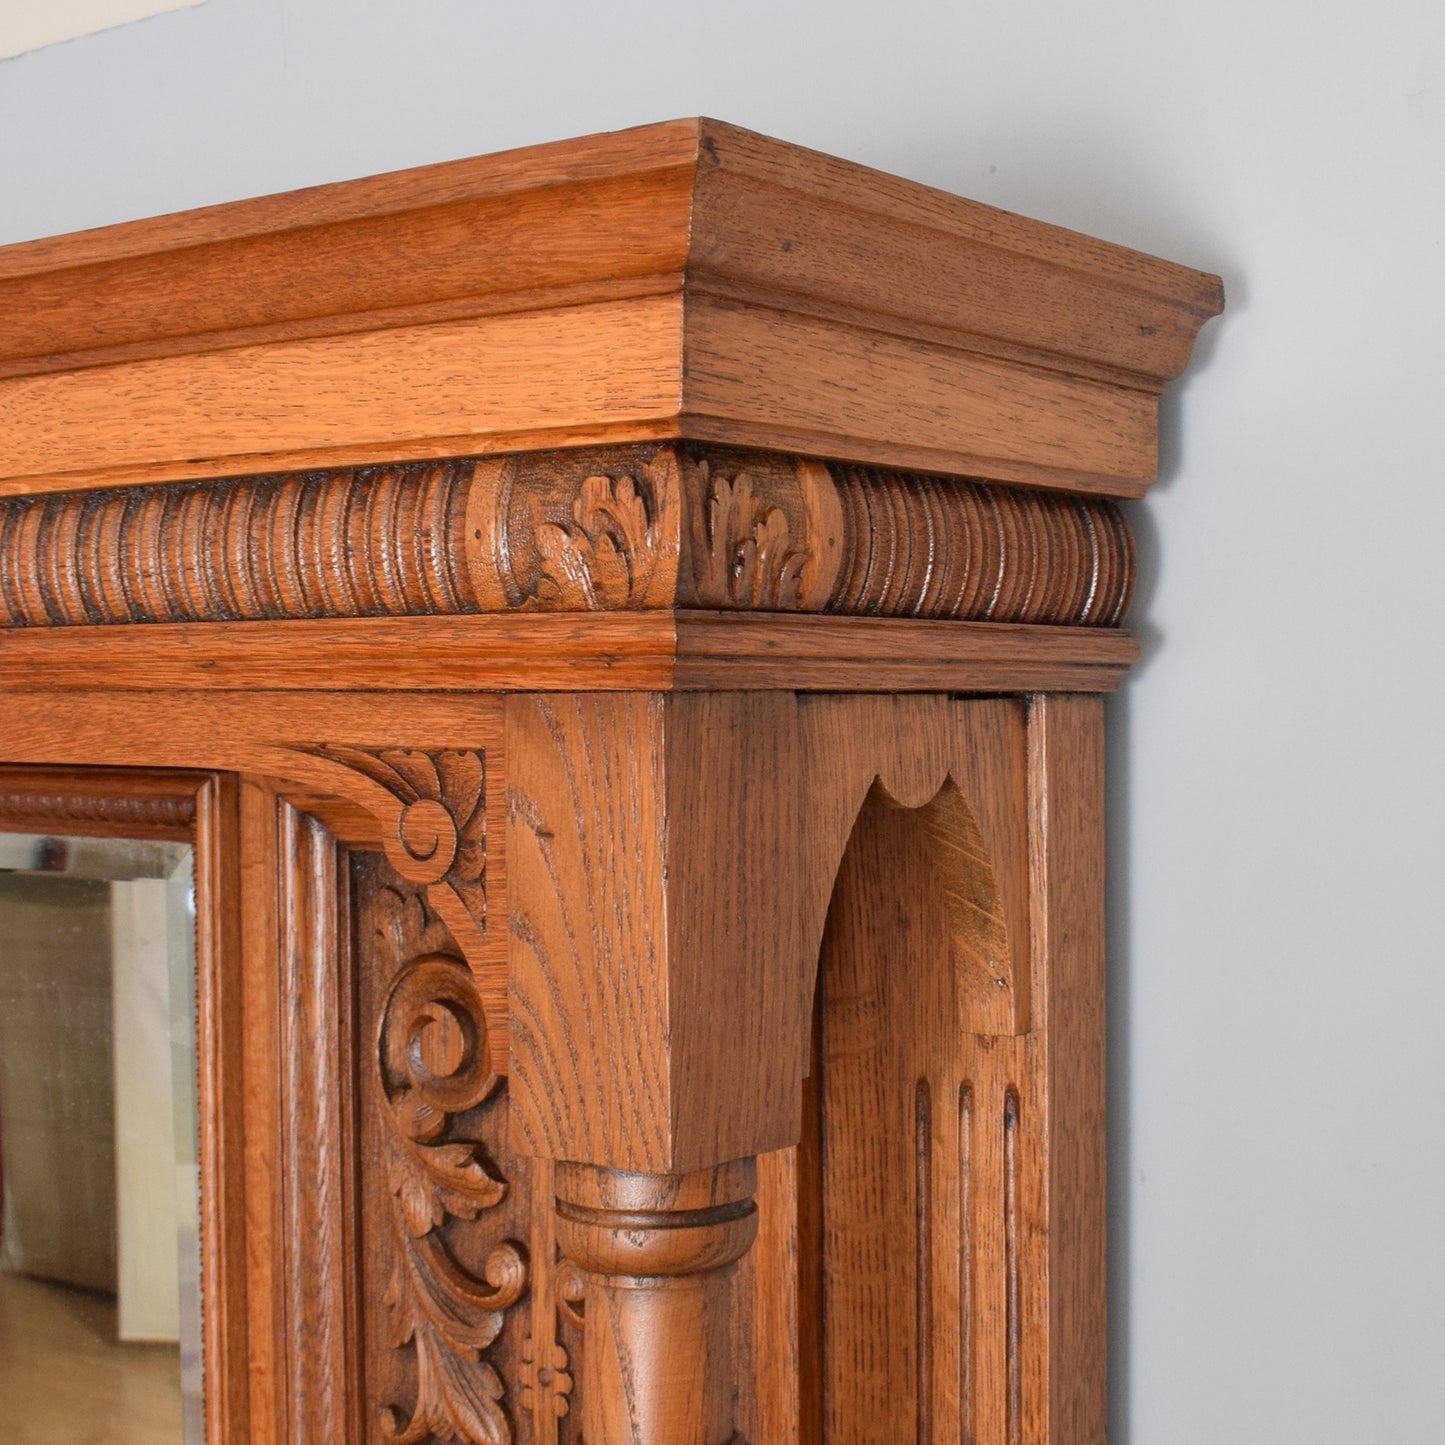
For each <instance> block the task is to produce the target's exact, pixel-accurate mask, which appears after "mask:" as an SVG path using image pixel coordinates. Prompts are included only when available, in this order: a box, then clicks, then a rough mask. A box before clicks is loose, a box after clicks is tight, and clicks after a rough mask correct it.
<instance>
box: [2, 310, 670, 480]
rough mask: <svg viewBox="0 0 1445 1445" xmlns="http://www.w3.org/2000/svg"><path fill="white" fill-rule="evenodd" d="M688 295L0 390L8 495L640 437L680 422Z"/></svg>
mask: <svg viewBox="0 0 1445 1445" xmlns="http://www.w3.org/2000/svg"><path fill="white" fill-rule="evenodd" d="M680 324H681V311H680V304H679V302H678V300H677V299H676V298H668V297H660V298H653V299H643V300H639V301H635V302H630V303H613V304H599V305H595V306H576V307H569V308H564V309H561V310H556V311H538V312H533V313H528V314H523V315H518V316H499V317H492V318H488V319H482V320H478V321H474V322H469V323H465V324H462V323H453V324H436V325H432V326H420V327H409V328H398V329H394V330H391V331H387V332H382V333H378V334H374V335H357V336H343V337H335V338H325V339H318V340H314V341H291V342H284V343H277V344H275V345H271V346H252V347H242V348H238V349H236V350H231V351H223V352H215V353H211V354H207V355H202V356H185V357H178V358H171V359H167V358H161V359H157V360H154V361H142V362H136V363H134V364H133V365H130V366H127V367H125V368H123V369H116V368H107V367H89V368H86V369H83V370H79V371H69V372H63V373H58V374H55V375H46V376H37V377H16V378H12V379H10V380H6V381H0V435H3V437H4V449H3V452H0V493H8V494H10V495H14V494H15V493H17V492H33V491H37V490H47V489H48V490H57V489H59V490H68V489H73V488H77V487H84V486H86V485H90V486H109V485H111V484H113V483H114V482H116V481H118V480H124V481H129V482H138V481H171V480H178V479H181V478H184V477H194V476H207V475H216V474H217V473H218V472H221V471H229V472H232V473H235V472H261V471H266V470H268V469H269V470H279V469H283V468H284V467H286V466H295V465H298V464H302V465H305V464H310V463H315V464H319V465H335V464H337V463H338V462H341V461H350V462H353V463H354V462H360V461H373V462H386V461H394V460H398V459H408V458H421V457H429V456H458V455H466V454H468V453H471V452H484V451H488V450H503V449H508V448H511V449H515V448H517V447H519V446H523V445H527V444H529V440H530V439H531V437H532V434H534V433H535V434H536V439H535V440H533V441H531V444H536V445H545V444H551V445H559V444H581V443H584V442H599V441H600V442H606V441H608V440H611V439H612V438H613V436H614V434H615V432H616V429H617V428H618V427H619V426H621V425H623V424H624V423H625V424H627V428H628V431H629V434H630V435H631V436H633V437H636V436H642V437H644V438H645V437H647V436H648V435H650V434H651V430H650V424H651V423H653V422H655V421H657V420H658V419H660V418H662V417H664V416H668V415H671V414H674V413H675V412H676V410H677V404H678V395H679V384H680V378H679V370H680V361H679V357H678V354H677V342H676V339H677V334H678V328H679V326H680Z"/></svg>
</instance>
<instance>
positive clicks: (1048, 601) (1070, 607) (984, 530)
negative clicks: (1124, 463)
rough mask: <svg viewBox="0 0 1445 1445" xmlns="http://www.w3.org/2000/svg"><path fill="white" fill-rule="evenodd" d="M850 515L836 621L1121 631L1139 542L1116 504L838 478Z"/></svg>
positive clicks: (980, 485) (865, 474) (854, 471)
mask: <svg viewBox="0 0 1445 1445" xmlns="http://www.w3.org/2000/svg"><path fill="white" fill-rule="evenodd" d="M829 472H830V473H831V475H832V477H833V480H834V483H835V485H836V487H837V493H838V497H839V500H840V502H841V504H842V508H843V516H844V545H843V564H842V567H841V569H840V571H839V576H838V580H837V583H836V584H835V587H834V590H833V593H832V595H831V596H830V598H829V599H828V605H827V611H829V612H836V613H841V614H844V615H847V616H857V615H863V614H875V615H880V616H885V617H932V618H948V619H952V620H955V621H969V622H1042V623H1053V624H1062V625H1073V626H1085V627H1088V626H1093V627H1112V626H1115V625H1117V624H1118V622H1119V621H1120V620H1121V618H1122V617H1123V615H1124V613H1125V612H1126V611H1127V609H1128V606H1129V601H1130V597H1131V594H1132V591H1133V577H1134V549H1133V539H1132V536H1131V534H1130V532H1129V529H1128V527H1127V525H1126V524H1125V522H1124V519H1123V517H1122V515H1121V514H1120V512H1119V509H1118V507H1117V506H1116V505H1115V504H1114V503H1112V502H1109V501H1103V500H1100V499H1098V498H1093V497H1079V496H1071V495H1065V494H1062V493H1052V492H1043V491H1038V490H1034V489H1029V488H1025V487H997V486H991V485H989V484H987V483H984V482H973V481H966V480H962V479H959V478H955V477H934V476H921V475H911V474H908V473H902V472H883V471H877V470H874V469H872V468H866V467H845V466H840V465H834V466H831V467H830V468H829Z"/></svg>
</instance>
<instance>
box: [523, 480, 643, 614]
mask: <svg viewBox="0 0 1445 1445" xmlns="http://www.w3.org/2000/svg"><path fill="white" fill-rule="evenodd" d="M572 510H573V518H574V520H573V522H572V523H571V524H564V523H556V522H544V523H543V524H542V525H541V526H540V527H538V528H537V551H538V553H539V554H540V556H541V562H542V580H541V581H540V582H539V584H538V587H537V601H538V602H539V603H541V604H542V605H544V606H552V607H562V608H568V609H572V610H577V611H588V612H592V611H597V610H599V609H603V608H613V607H635V606H636V605H637V602H636V600H635V599H636V598H638V597H640V596H641V595H643V594H644V593H645V592H646V589H647V582H648V580H649V578H650V576H651V573H652V569H653V567H654V566H655V565H656V556H655V547H654V542H655V539H654V538H653V537H652V535H651V528H650V524H649V519H648V515H647V504H646V502H645V501H644V500H643V498H642V496H641V494H640V493H639V492H638V490H637V484H636V482H634V481H633V479H632V478H631V477H619V478H617V480H616V481H614V480H613V479H612V478H610V477H604V476H595V477H588V478H586V480H585V481H584V482H583V483H582V490H581V491H580V492H579V493H578V496H577V500H576V502H574V503H573V509H572Z"/></svg>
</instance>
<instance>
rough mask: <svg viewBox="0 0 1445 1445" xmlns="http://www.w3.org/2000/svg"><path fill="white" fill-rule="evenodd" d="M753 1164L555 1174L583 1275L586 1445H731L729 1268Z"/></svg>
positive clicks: (751, 1228) (749, 1231) (570, 1251)
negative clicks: (592, 1444)
mask: <svg viewBox="0 0 1445 1445" xmlns="http://www.w3.org/2000/svg"><path fill="white" fill-rule="evenodd" d="M756 1184H757V1171H756V1168H755V1166H754V1163H753V1161H752V1160H751V1159H748V1160H738V1161H734V1162H733V1163H731V1164H725V1165H723V1166H722V1167H721V1168H718V1169H709V1170H705V1171H703V1172H701V1173H696V1174H681V1175H678V1174H673V1175H665V1176H657V1175H648V1174H636V1173H622V1172H618V1171H616V1170H610V1169H595V1168H591V1167H589V1166H586V1165H577V1164H566V1165H563V1166H561V1167H560V1168H559V1169H558V1171H557V1237H558V1240H559V1242H560V1244H561V1247H562V1250H563V1252H564V1254H566V1255H567V1257H568V1258H569V1259H571V1260H572V1261H574V1262H575V1263H576V1264H577V1266H578V1267H579V1268H580V1269H581V1271H582V1278H583V1289H584V1294H583V1299H584V1305H583V1310H584V1318H585V1320H586V1329H585V1332H584V1335H583V1348H584V1355H583V1372H584V1378H585V1379H586V1381H587V1392H586V1395H585V1397H584V1399H583V1405H582V1420H581V1424H582V1432H583V1438H584V1439H585V1440H588V1441H591V1440H599V1441H607V1442H614V1441H615V1442H617V1445H732V1442H734V1441H737V1440H738V1439H739V1438H740V1437H739V1436H738V1435H737V1434H736V1433H735V1430H734V1419H735V1404H734V1397H735V1393H736V1386H735V1383H734V1375H735V1370H734V1365H733V1276H734V1273H735V1270H734V1266H735V1265H736V1263H737V1261H738V1260H739V1259H741V1258H742V1256H743V1255H744V1254H746V1252H747V1250H748V1248H749V1246H750V1245H751V1244H752V1241H753V1236H754V1235H755V1233H756V1232H757V1208H756V1206H755V1205H754V1203H753V1193H754V1190H755V1189H756Z"/></svg>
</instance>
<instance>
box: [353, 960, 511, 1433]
mask: <svg viewBox="0 0 1445 1445" xmlns="http://www.w3.org/2000/svg"><path fill="white" fill-rule="evenodd" d="M376 1059H377V1083H378V1086H379V1089H380V1092H381V1097H382V1101H383V1105H384V1109H383V1118H384V1120H385V1137H386V1146H387V1148H386V1159H385V1169H386V1178H387V1184H388V1187H389V1189H390V1193H391V1198H392V1208H393V1226H394V1232H395V1243H396V1246H397V1248H396V1254H395V1266H394V1270H393V1274H392V1279H391V1283H390V1286H389V1288H388V1290H387V1294H386V1308H387V1311H388V1313H389V1316H390V1319H391V1322H392V1337H391V1342H392V1345H393V1347H394V1348H397V1349H402V1348H405V1347H406V1346H408V1345H410V1346H412V1347H414V1348H415V1350H416V1365H417V1398H416V1403H415V1405H414V1407H413V1408H412V1410H411V1411H410V1413H409V1414H407V1413H405V1412H403V1411H402V1410H400V1409H398V1408H396V1407H394V1406H388V1407H387V1408H386V1409H384V1410H383V1412H382V1418H381V1427H382V1433H383V1434H384V1435H385V1437H386V1438H387V1439H388V1440H394V1441H397V1442H399V1445H420V1442H422V1441H426V1440H429V1439H431V1438H432V1437H433V1436H437V1437H439V1438H441V1439H444V1440H459V1441H463V1442H467V1445H510V1442H511V1440H512V1438H513V1436H512V1428H511V1424H510V1422H509V1421H508V1419H507V1417H506V1415H505V1413H504V1412H503V1410H502V1408H501V1400H502V1397H503V1393H504V1390H503V1384H502V1381H501V1378H500V1377H499V1376H498V1373H497V1371H496V1369H495V1368H494V1367H493V1365H492V1364H491V1363H490V1362H489V1361H488V1360H487V1359H486V1358H485V1355H486V1351H487V1350H488V1348H489V1347H490V1346H491V1345H492V1344H493V1343H494V1341H495V1340H496V1338H497V1336H498V1334H499V1333H500V1331H501V1328H502V1324H503V1321H504V1314H503V1311H505V1310H507V1309H508V1308H510V1307H511V1306H512V1305H514V1304H516V1303H517V1301H518V1300H520V1299H521V1298H522V1296H523V1294H524V1293H525V1292H526V1289H527V1283H528V1271H527V1259H526V1256H525V1254H524V1252H523V1249H522V1247H521V1246H520V1245H518V1244H517V1243H515V1242H514V1241H512V1240H501V1241H499V1242H498V1243H496V1244H495V1245H494V1246H493V1247H492V1248H491V1250H490V1251H489V1253H488V1254H487V1257H486V1265H485V1271H484V1278H480V1279H479V1278H476V1277H475V1276H473V1275H472V1274H470V1273H469V1272H468V1271H467V1270H465V1269H464V1268H463V1267H462V1266H461V1265H460V1264H459V1263H458V1261H457V1260H456V1258H455V1257H454V1256H453V1254H452V1253H451V1251H450V1250H449V1249H448V1247H447V1244H446V1243H445V1240H444V1238H443V1235H442V1232H441V1231H442V1228H443V1226H444V1225H445V1224H446V1223H447V1221H448V1220H449V1219H461V1220H475V1219H477V1218H478V1217H479V1216H480V1215H482V1214H483V1212H484V1211H486V1210H490V1209H494V1208H495V1207H496V1206H497V1205H499V1204H500V1203H501V1202H502V1200H503V1199H504V1198H505V1197H506V1193H507V1185H506V1182H505V1181H504V1180H503V1179H502V1178H501V1177H500V1176H499V1175H498V1174H497V1173H496V1172H495V1170H494V1168H493V1167H492V1166H491V1165H490V1163H489V1161H488V1160H487V1159H486V1158H485V1157H484V1156H483V1153H482V1150H481V1148H480V1146H479V1145H477V1144H475V1143H473V1142H470V1141H466V1140H461V1139H454V1138H453V1137H452V1135H451V1129H450V1125H451V1121H452V1120H453V1118H454V1117H455V1116H457V1115H459V1114H465V1113H467V1112H468V1111H470V1110H472V1109H476V1108H478V1107H480V1106H481V1105H482V1104H483V1103H485V1102H486V1101H487V1100H488V1099H489V1098H490V1097H491V1096H492V1095H493V1094H494V1093H495V1092H496V1090H497V1088H498V1085H499V1082H500V1080H499V1078H498V1076H497V1075H496V1073H494V1072H493V1070H492V1067H491V1063H490V1051H489V1048H488V1043H487V1025H486V1017H485V1013H484V1010H483V1008H482V1002H481V998H480V996H479V995H478V993H477V989H476V986H475V984H474V983H473V982H472V978H471V973H470V971H469V969H468V968H467V965H466V964H465V962H463V961H462V960H461V959H459V958H454V957H452V956H450V955H447V954H440V953H437V954H427V955H423V956H421V957H419V958H415V959H413V960H411V961H410V962H409V963H407V964H406V965H405V966H404V967H403V968H402V969H401V971H400V972H399V973H398V974H397V976H396V979H395V981H394V982H393V983H392V986H391V989H390V991H389V993H388V994H387V997H386V1001H385V1004H384V1007H383V1009H382V1015H381V1021H380V1025H379V1028H378V1033H377V1041H376Z"/></svg>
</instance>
